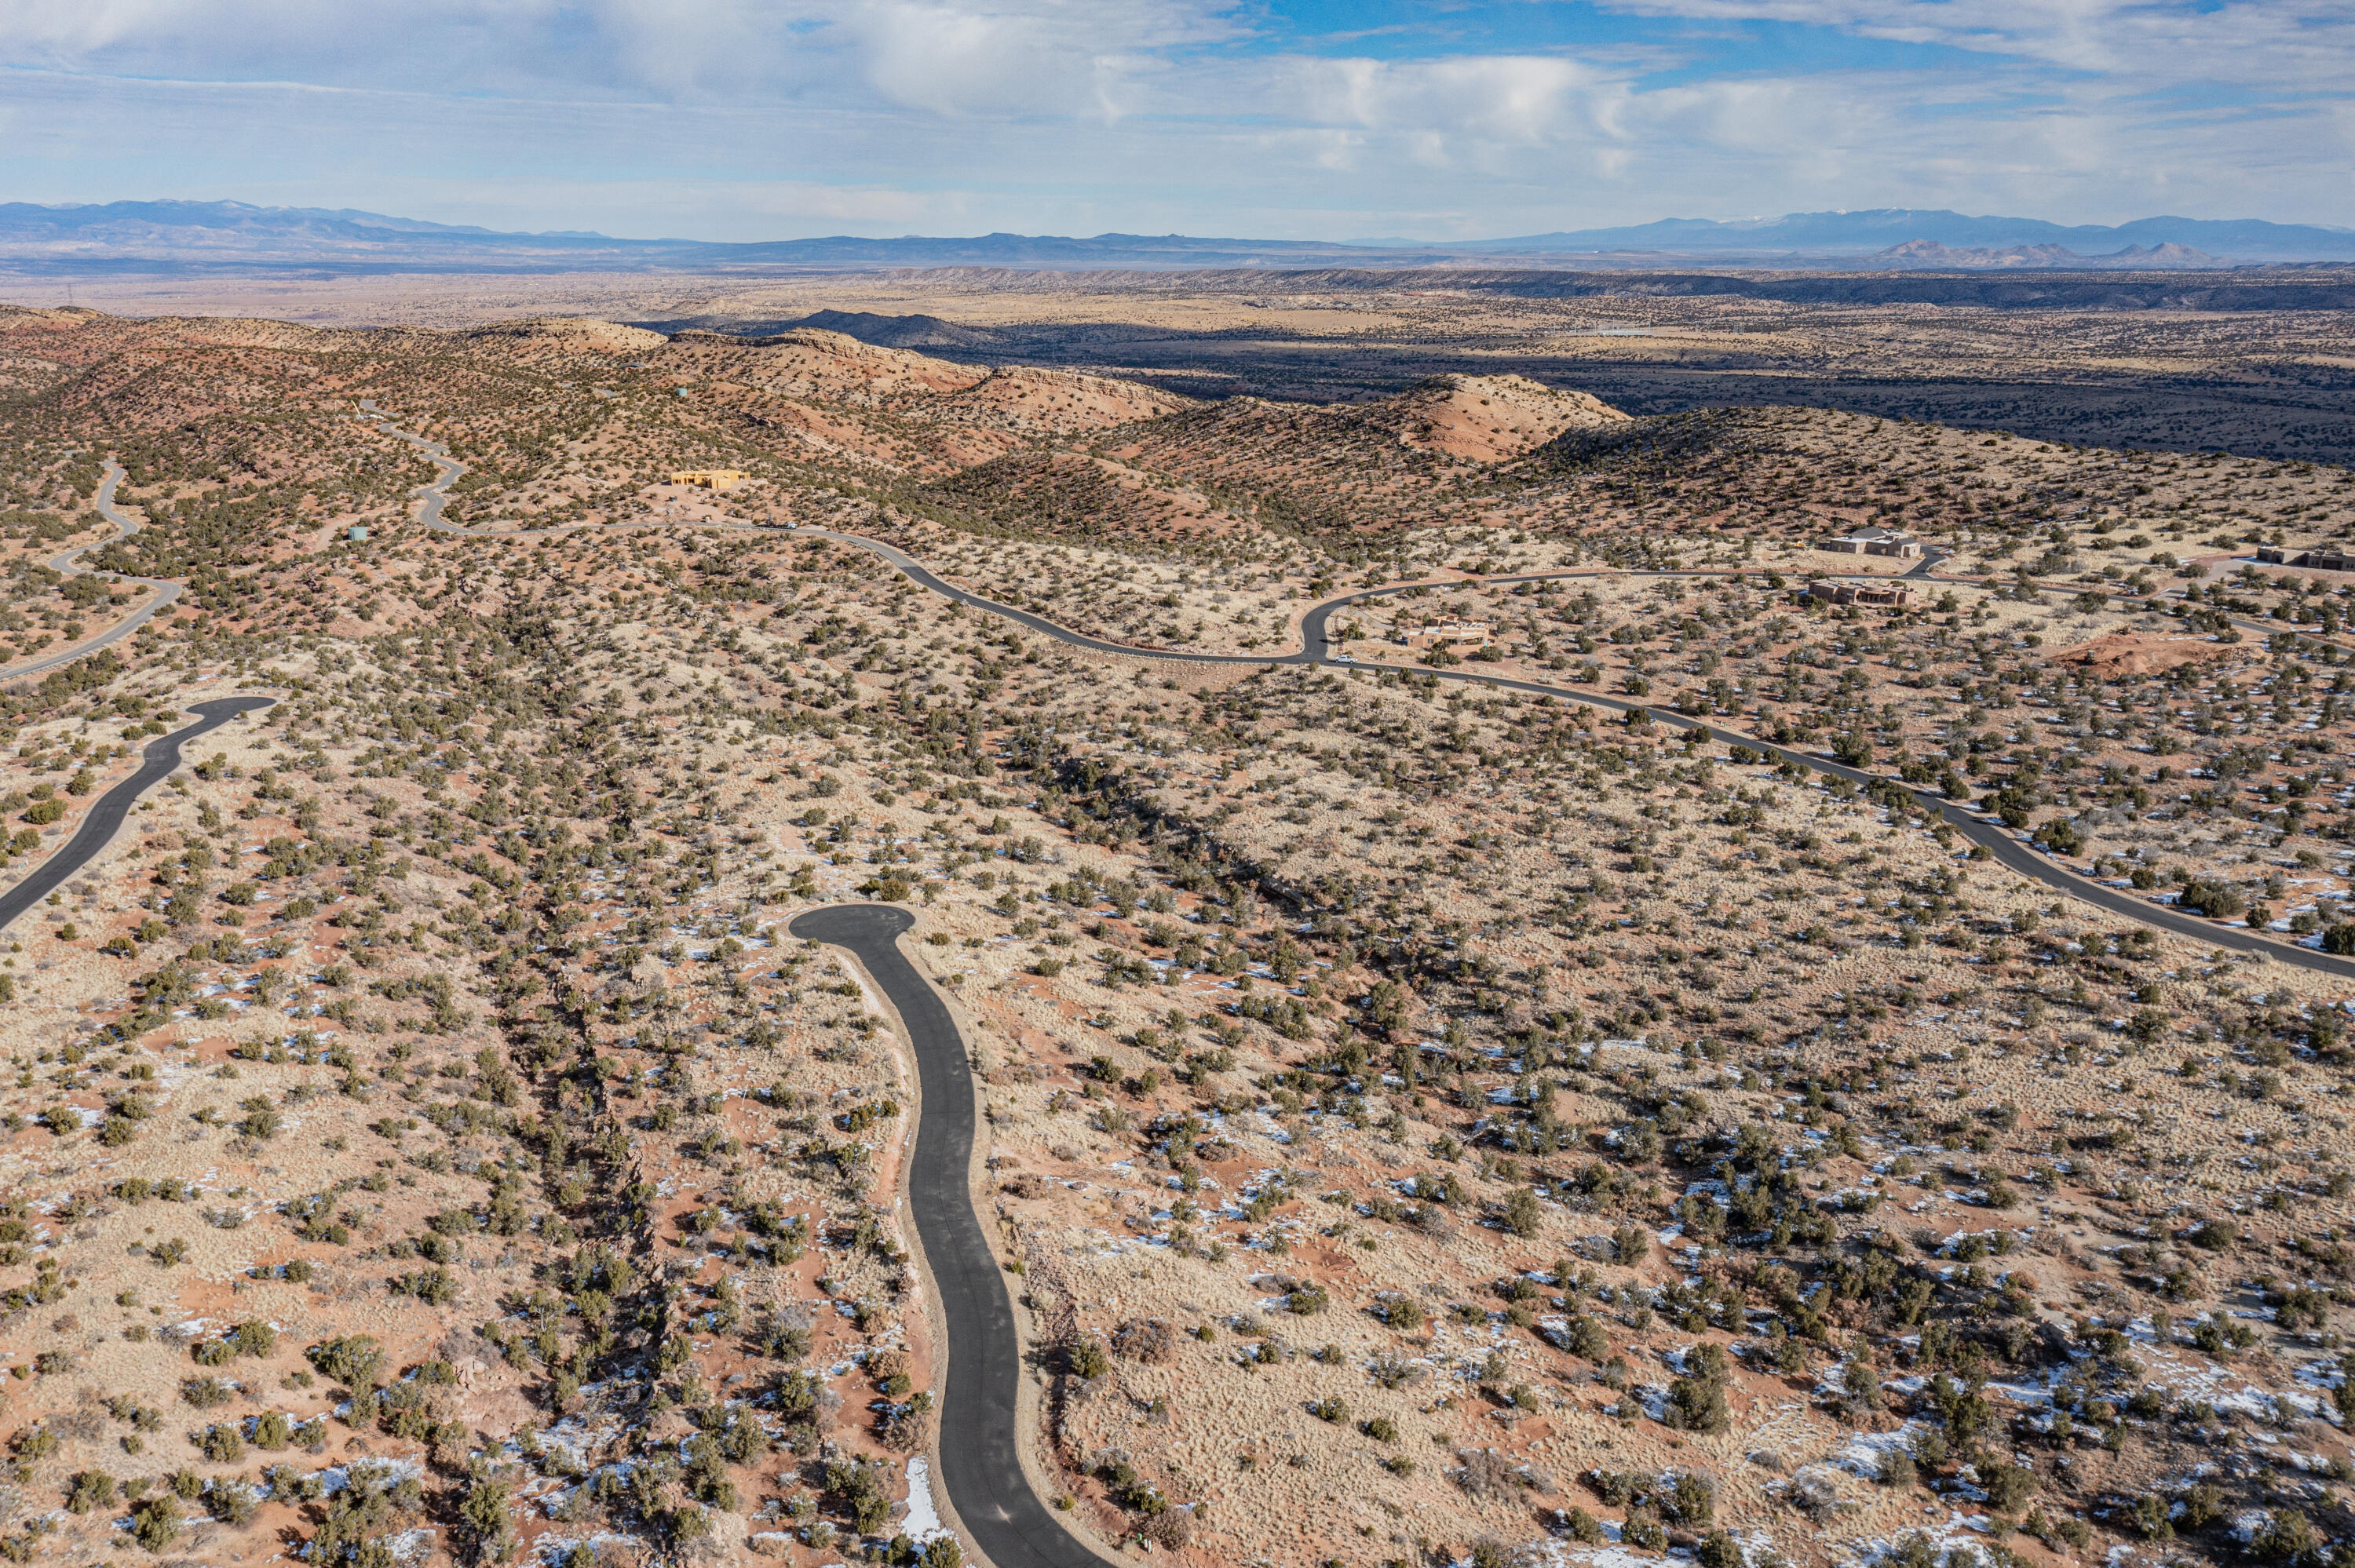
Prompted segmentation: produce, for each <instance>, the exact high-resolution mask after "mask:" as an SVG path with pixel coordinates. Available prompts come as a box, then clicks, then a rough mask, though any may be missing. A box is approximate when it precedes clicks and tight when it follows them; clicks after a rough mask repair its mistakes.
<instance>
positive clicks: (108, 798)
mask: <svg viewBox="0 0 2355 1568" xmlns="http://www.w3.org/2000/svg"><path fill="white" fill-rule="evenodd" d="M274 701H276V699H275V698H272V697H219V698H216V699H215V700H213V701H211V702H205V703H197V705H194V706H193V707H191V708H189V710H188V711H189V712H190V713H192V714H195V715H197V722H196V723H195V724H192V725H190V726H188V727H187V728H186V729H180V730H174V731H173V732H172V733H171V734H169V735H166V736H157V737H156V738H155V739H154V740H151V741H149V742H148V743H147V749H146V750H145V751H144V752H143V753H142V754H141V756H142V761H141V763H140V766H139V771H138V772H136V773H134V774H133V775H132V776H131V777H130V778H128V779H124V780H123V782H122V783H120V784H117V785H116V786H115V787H114V788H113V789H109V790H108V791H107V792H106V793H105V794H103V795H101V796H100V797H99V798H98V800H97V801H96V802H95V803H93V804H92V805H91V809H90V814H89V815H87V816H85V817H84V818H82V820H81V827H80V829H79V830H78V831H77V832H75V833H74V836H73V837H72V838H70V839H68V840H67V841H66V843H65V847H64V848H62V849H60V850H59V851H58V852H57V853H55V854H52V855H51V856H49V858H48V860H46V861H43V862H42V863H41V865H40V868H39V869H38V870H37V871H35V872H34V873H33V874H32V875H30V876H28V877H27V878H26V879H25V880H24V881H22V882H20V883H18V884H17V885H16V886H14V887H12V888H10V889H9V890H8V891H7V892H6V893H5V894H0V931H5V930H6V929H7V928H8V927H9V925H10V924H11V923H13V922H14V921H15V920H16V916H19V915H22V914H23V913H24V912H25V911H26V910H27V909H30V908H31V907H32V906H34V905H36V904H38V903H39V902H40V901H41V900H42V899H44V898H46V897H48V895H49V894H50V893H51V892H52V891H54V890H55V889H57V888H58V887H59V886H61V885H63V884H64V883H65V880H66V878H68V877H69V876H71V875H72V874H74V873H75V872H78V871H80V869H81V868H82V867H83V866H85V865H87V864H89V863H90V860H91V856H92V855H95V854H96V853H98V852H99V851H101V850H102V849H104V848H105V847H106V845H107V842H108V841H109V840H111V839H112V838H113V837H114V835H115V832H116V831H117V830H118V829H120V828H121V827H122V826H123V818H124V817H126V816H128V815H130V814H131V807H132V805H133V802H134V801H136V800H138V799H139V797H140V796H141V795H143V794H144V793H146V791H147V790H148V789H149V788H150V787H152V786H154V785H155V784H157V783H159V782H161V781H162V780H163V779H164V778H165V776H166V775H168V774H169V773H170V772H171V771H172V769H174V768H177V767H178V766H180V747H181V746H182V745H183V744H185V743H186V742H188V741H191V740H194V739H196V738H197V736H200V735H209V734H210V733H212V732H213V731H214V730H217V729H218V728H220V726H223V725H225V724H227V723H229V720H231V719H233V718H235V717H236V716H237V715H240V714H241V713H244V712H246V711H247V710H249V709H251V708H266V707H268V706H270V705H271V704H272V702H274Z"/></svg>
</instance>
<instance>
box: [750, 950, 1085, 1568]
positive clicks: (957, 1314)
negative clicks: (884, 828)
mask: <svg viewBox="0 0 2355 1568" xmlns="http://www.w3.org/2000/svg"><path fill="white" fill-rule="evenodd" d="M915 923H916V917H915V916H913V915H911V914H910V913H908V911H906V910H905V909H899V908H894V907H893V906H890V905H888V904H852V905H837V906H834V907H832V908H827V909H817V910H813V911H812V912H810V913H809V914H806V915H803V916H797V917H795V918H794V920H793V922H792V923H791V924H789V925H788V926H787V927H785V929H786V930H787V931H789V932H791V933H792V934H793V935H794V936H795V937H799V938H805V939H806V940H811V941H818V942H826V943H828V944H830V945H832V946H835V947H837V948H844V949H846V950H847V951H848V952H849V953H850V955H851V956H852V957H853V958H855V959H858V962H859V964H860V966H861V967H863V968H864V969H866V970H867V972H868V975H869V976H870V977H872V978H873V980H874V981H875V983H876V984H877V985H878V986H879V987H880V988H881V990H882V991H883V994H884V995H885V996H886V997H887V998H889V999H890V1003H891V1005H892V1007H893V1008H894V1009H896V1010H897V1011H898V1012H899V1014H900V1022H901V1023H903V1024H905V1025H906V1026H907V1031H908V1041H909V1044H911V1046H912V1047H913V1048H914V1050H915V1053H916V1074H917V1086H918V1088H919V1090H920V1091H921V1094H922V1107H921V1109H920V1111H919V1113H918V1118H917V1123H916V1140H915V1151H914V1154H913V1156H912V1157H911V1160H910V1162H909V1168H908V1203H909V1207H910V1208H911V1211H912V1212H913V1214H914V1218H915V1222H916V1234H917V1235H918V1237H919V1238H920V1239H921V1240H922V1244H923V1249H924V1264H925V1267H926V1270H927V1272H929V1273H930V1274H931V1276H932V1286H933V1288H934V1289H935V1290H937V1291H938V1292H939V1298H940V1305H941V1315H942V1318H943V1320H944V1321H945V1322H946V1323H947V1325H948V1327H949V1333H950V1338H951V1340H952V1343H951V1344H950V1346H949V1347H948V1349H949V1355H948V1376H947V1379H946V1382H945V1383H944V1384H943V1388H942V1391H941V1406H940V1409H941V1418H940V1419H941V1427H940V1430H941V1442H940V1478H941V1485H942V1486H943V1487H944V1488H946V1489H947V1490H948V1495H949V1499H950V1501H951V1502H952V1504H953V1505H954V1508H955V1510H956V1512H957V1515H958V1521H959V1522H960V1523H962V1524H963V1525H964V1528H965V1531H966V1533H968V1534H969V1535H970V1536H971V1537H972V1538H973V1542H974V1544H975V1546H978V1547H979V1548H980V1549H981V1551H982V1552H983V1554H984V1555H986V1557H988V1558H989V1560H990V1561H991V1562H992V1563H995V1564H996V1568H1103V1565H1104V1562H1105V1560H1104V1559H1103V1558H1102V1557H1100V1556H1098V1555H1097V1554H1096V1553H1095V1552H1092V1551H1091V1550H1089V1549H1088V1548H1087V1547H1086V1546H1085V1545H1083V1544H1082V1543H1081V1542H1080V1541H1079V1540H1078V1539H1077V1538H1076V1537H1074V1536H1073V1535H1072V1534H1071V1531H1067V1530H1065V1529H1064V1528H1063V1527H1062V1525H1061V1524H1060V1523H1059V1522H1057V1520H1056V1519H1055V1516H1054V1515H1053V1513H1051V1512H1050V1511H1049V1510H1048V1508H1047V1506H1046V1505H1045V1504H1044V1503H1042V1502H1040V1501H1039V1494H1038V1493H1037V1492H1036V1491H1034V1490H1032V1489H1031V1487H1030V1482H1029V1479H1028V1477H1027V1476H1025V1475H1024V1474H1023V1470H1022V1456H1021V1443H1022V1434H1021V1430H1020V1423H1019V1422H1018V1420H1017V1419H1016V1412H1017V1410H1018V1408H1019V1399H1020V1393H1021V1378H1022V1350H1021V1339H1020V1336H1019V1335H1018V1334H1017V1333H1016V1332H1015V1325H1014V1304H1013V1302H1012V1300H1011V1299H1010V1298H1009V1295H1008V1291H1007V1282H1006V1274H1005V1272H1004V1270H1003V1269H1001V1268H1000V1267H999V1266H998V1262H997V1256H996V1254H995V1253H994V1252H992V1251H991V1250H990V1245H989V1238H988V1237H987V1236H986V1234H983V1231H982V1222H981V1215H980V1213H979V1212H978V1210H977V1209H976V1207H975V1203H974V1201H973V1189H972V1185H971V1174H972V1170H973V1140H974V1126H975V1109H974V1080H973V1066H972V1055H971V1054H970V1052H969V1051H968V1049H967V1048H966V1045H965V1042H964V1036H963V1035H962V1034H960V1033H958V1031H957V1026H956V1022H955V1020H954V1019H953V1018H951V1017H950V1016H949V1010H948V1007H947V1005H946V1004H945V1003H944V1002H943V1001H942V1000H941V997H940V993H939V992H938V991H934V990H933V989H932V985H931V983H930V982H929V981H927V980H925V979H924V977H923V976H922V975H921V974H919V973H918V972H917V971H916V967H915V966H914V965H913V964H911V963H910V962H909V961H908V958H907V955H906V954H905V953H903V952H901V951H900V942H899V938H900V936H901V935H902V934H903V933H905V932H907V931H908V930H909V929H911V927H914V925H915Z"/></svg>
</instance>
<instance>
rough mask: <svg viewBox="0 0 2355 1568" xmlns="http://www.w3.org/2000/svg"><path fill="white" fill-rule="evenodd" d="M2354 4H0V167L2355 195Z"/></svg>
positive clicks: (185, 183) (76, 193)
mask: <svg viewBox="0 0 2355 1568" xmlns="http://www.w3.org/2000/svg"><path fill="white" fill-rule="evenodd" d="M2350 84H2355V5H2349V4H2348V3H2347V0H2134V3H2129V0H1625V3H1618V0H1460V3H1450V0H1356V3H1343V0H1244V3H1233V0H698V3H693V4H688V3H682V0H473V3H460V0H368V3H367V4H364V5H354V4H350V3H349V0H336V3H333V4H322V3H319V0H76V3H75V4H72V5H60V4H58V3H57V0H0V151H5V158H0V171H5V173H0V199H16V200H27V201H105V200H113V199H120V198H149V197H158V196H183V197H190V198H199V199H208V198H234V199H239V200H244V201H253V202H260V203H265V204H286V205H293V206H314V207H363V208H369V209H373V210H377V211H383V212H391V213H398V214H402V215H406V216H410V217H426V218H432V219H436V220H439V221H443V222H457V223H479V224H483V225H485V226H487V227H492V228H532V229H541V228H594V229H600V230H603V231H605V232H608V233H614V234H626V235H638V236H651V235H685V236H691V237H695V238H715V239H751V238H784V237H792V236H798V235H809V234H830V233H858V234H902V233H929V234H961V233H978V232H985V231H988V230H992V229H1007V230H1016V231H1020V232H1028V233H1041V232H1048V233H1066V234H1070V233H1079V234H1092V233H1097V232H1102V231H1105V230H1114V229H1118V230H1127V231H1131V232H1141V233H1162V232H1170V231H1182V232H1186V233H1192V234H1225V235H1235V236H1250V237H1264V238H1354V237H1359V236H1366V235H1401V236H1415V237H1423V238H1483V237H1495V236H1505V235H1514V234H1528V233H1539V232H1545V231H1549V230H1554V229H1563V228H1592V227H1598V226H1603V225H1609V224H1619V223H1640V222H1645V221H1648V220H1650V219H1653V218H1657V217H1751V216H1762V215H1767V214H1774V213H1781V212H1790V211H1810V210H1820V209H1823V208H1828V207H1955V208H1958V209H1961V210H1964V211H1968V212H1991V213H2005V214H2017V215H2023V216H2029V217H2046V218H2051V219H2055V220H2059V221H2063V222H2116V221H2120V220H2123V219H2126V218H2132V217H2146V216H2150V215H2152V214H2157V213H2175V214H2180V215H2184V216H2190V217H2269V218H2274V219H2276V220H2280V221H2285V222H2319V223H2334V224H2355V89H2350Z"/></svg>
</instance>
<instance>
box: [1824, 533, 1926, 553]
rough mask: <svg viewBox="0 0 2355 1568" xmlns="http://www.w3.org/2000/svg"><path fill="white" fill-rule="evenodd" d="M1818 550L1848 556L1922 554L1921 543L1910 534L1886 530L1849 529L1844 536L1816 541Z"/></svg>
mask: <svg viewBox="0 0 2355 1568" xmlns="http://www.w3.org/2000/svg"><path fill="white" fill-rule="evenodd" d="M1816 548H1817V549H1818V550H1838V551H1839V552H1840V553H1841V554H1842V555H1848V556H1905V557H1908V558H1911V557H1913V556H1918V555H1920V554H1921V553H1922V541H1921V540H1919V539H1916V538H1915V537H1914V536H1913V535H1911V534H1897V533H1892V532H1891V531H1890V530H1889V529H1886V528H1851V529H1849V531H1848V532H1847V533H1845V534H1839V535H1834V536H1833V537H1831V538H1828V539H1818V540H1817V541H1816Z"/></svg>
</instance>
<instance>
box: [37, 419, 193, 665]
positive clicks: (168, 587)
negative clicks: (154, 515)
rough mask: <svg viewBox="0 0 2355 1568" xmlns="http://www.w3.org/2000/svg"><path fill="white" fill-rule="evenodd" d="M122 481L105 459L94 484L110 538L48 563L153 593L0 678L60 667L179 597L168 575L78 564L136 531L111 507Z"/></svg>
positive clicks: (74, 574)
mask: <svg viewBox="0 0 2355 1568" xmlns="http://www.w3.org/2000/svg"><path fill="white" fill-rule="evenodd" d="M122 482H123V469H122V466H121V465H120V464H118V463H117V462H115V461H114V460H113V459H112V458H109V459H107V460H106V477H105V478H104V479H102V480H101V481H100V482H99V486H98V496H97V501H98V514H99V515H100V516H101V517H103V518H105V519H106V520H107V522H109V523H110V524H113V526H114V538H113V539H101V540H99V541H98V542H97V543H95V544H91V545H76V546H74V547H73V548H72V549H70V550H67V551H65V552H63V553H62V554H60V555H56V556H50V557H49V566H50V567H51V568H52V569H53V570H56V571H60V572H63V573H65V574H66V575H67V576H68V577H80V576H81V575H83V574H84V573H91V575H94V576H98V577H104V578H106V579H107V580H108V581H109V582H120V583H140V584H143V585H144V586H145V587H147V588H154V589H155V595H154V597H152V598H151V599H148V601H147V602H146V603H145V604H143V605H141V606H140V607H139V608H138V609H134V610H133V611H132V612H131V613H130V614H129V615H127V616H125V617H123V619H122V620H119V621H117V622H116V623H115V624H114V625H112V626H111V627H109V628H108V629H107V630H104V631H102V632H101V633H99V634H98V635H97V636H96V637H93V638H91V639H90V640H89V641H86V642H77V643H75V644H74V645H73V646H72V647H70V648H69V649H67V650H66V651H65V652H62V653H51V654H48V655H47V656H46V657H44V658H41V659H37V660H35V661H33V662H30V663H26V664H16V665H12V666H10V667H9V668H6V669H0V682H5V681H15V680H21V679H22V678H24V677H25V676H27V675H42V674H47V673H48V672H49V671H51V670H56V669H60V668H62V667H63V666H65V665H68V664H70V663H72V662H74V661H75V660H77V659H80V658H82V657H84V656H86V655H88V654H91V653H95V652H98V651H99V650H100V649H101V648H104V647H106V646H108V645H109V644H110V643H114V642H120V641H123V639H124V638H126V637H128V636H130V635H131V634H132V633H133V632H134V631H136V630H139V629H140V628H141V627H143V626H144V625H146V624H147V622H148V621H149V620H152V619H154V617H155V612H156V611H157V610H159V609H163V608H164V607H165V605H167V604H170V603H171V602H172V601H173V600H174V599H177V598H179V597H180V587H181V585H180V584H178V583H176V582H174V581H172V580H171V579H170V578H169V577H123V576H121V575H120V574H118V573H114V572H99V571H96V570H95V569H94V568H92V567H85V566H82V565H80V556H82V555H83V553H84V552H86V551H90V550H100V549H104V548H105V547H106V546H109V545H112V544H113V543H114V542H115V540H117V539H127V538H129V537H130V536H131V535H133V534H136V533H137V532H139V524H136V523H133V521H132V520H131V519H130V518H128V517H125V516H124V515H123V514H122V513H120V512H118V511H116V510H115V509H114V491H115V487H116V486H117V485H119V484H121V483H122Z"/></svg>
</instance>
